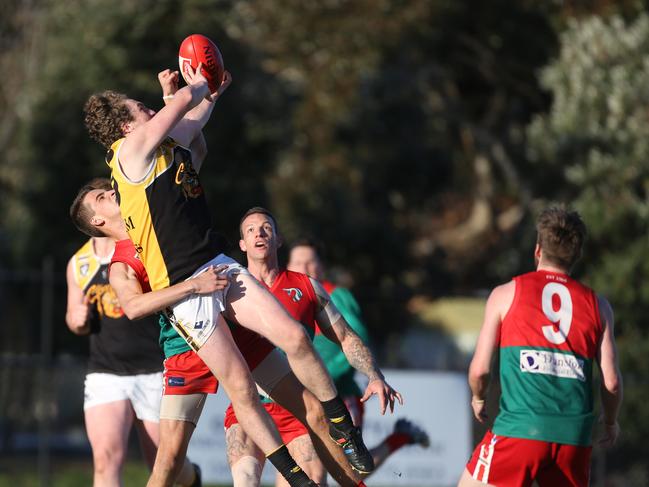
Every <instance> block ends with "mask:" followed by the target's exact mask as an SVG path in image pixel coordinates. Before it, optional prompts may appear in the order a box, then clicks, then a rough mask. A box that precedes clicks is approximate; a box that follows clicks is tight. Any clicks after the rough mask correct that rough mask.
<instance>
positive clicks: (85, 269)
mask: <svg viewBox="0 0 649 487" xmlns="http://www.w3.org/2000/svg"><path fill="white" fill-rule="evenodd" d="M89 270H90V264H83V265H82V266H81V267H79V274H81V277H86V276H87V275H88V271H89Z"/></svg>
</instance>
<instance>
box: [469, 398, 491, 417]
mask: <svg viewBox="0 0 649 487" xmlns="http://www.w3.org/2000/svg"><path fill="white" fill-rule="evenodd" d="M471 407H472V408H473V415H474V416H475V419H477V420H478V422H479V423H484V422H485V421H487V419H489V416H488V415H487V409H486V408H485V401H484V399H479V398H477V397H472V398H471Z"/></svg>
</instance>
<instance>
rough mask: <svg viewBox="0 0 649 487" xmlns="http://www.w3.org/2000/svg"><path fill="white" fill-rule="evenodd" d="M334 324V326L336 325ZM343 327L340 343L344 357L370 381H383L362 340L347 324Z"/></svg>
mask: <svg viewBox="0 0 649 487" xmlns="http://www.w3.org/2000/svg"><path fill="white" fill-rule="evenodd" d="M339 323H340V321H339V322H338V323H336V325H338V324H339ZM343 326H344V327H345V330H344V332H343V333H344V335H343V336H342V339H341V341H340V343H341V345H342V349H343V352H344V353H345V357H347V360H348V361H349V363H350V364H351V366H352V367H354V368H355V369H356V370H358V371H359V372H360V373H362V374H365V375H366V376H367V378H368V379H369V380H370V381H373V380H375V379H381V380H382V379H383V374H382V373H381V371H380V369H379V367H378V365H377V363H376V360H375V358H374V355H373V354H372V352H371V351H370V349H369V348H368V347H367V345H365V344H364V343H363V340H361V338H360V337H359V336H358V335H357V334H356V333H355V332H354V330H352V329H351V328H350V327H349V325H347V323H344V325H343Z"/></svg>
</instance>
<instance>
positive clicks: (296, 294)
mask: <svg viewBox="0 0 649 487" xmlns="http://www.w3.org/2000/svg"><path fill="white" fill-rule="evenodd" d="M266 287H268V286H266ZM268 290H269V291H270V292H271V293H272V294H273V295H274V296H275V297H276V298H277V300H278V301H279V302H280V303H281V304H282V306H283V307H284V309H285V310H286V311H288V314H290V315H291V316H292V317H293V318H294V319H295V320H297V321H299V322H300V323H302V325H303V326H304V328H306V331H307V333H308V334H309V337H310V338H311V340H313V337H314V336H315V329H316V314H317V313H318V307H319V303H318V297H317V296H316V294H315V291H314V290H313V285H312V284H311V281H310V280H309V276H307V275H306V274H301V273H299V272H292V271H288V270H286V269H282V270H280V272H279V274H278V275H277V277H276V278H275V281H274V282H273V285H272V286H270V287H268Z"/></svg>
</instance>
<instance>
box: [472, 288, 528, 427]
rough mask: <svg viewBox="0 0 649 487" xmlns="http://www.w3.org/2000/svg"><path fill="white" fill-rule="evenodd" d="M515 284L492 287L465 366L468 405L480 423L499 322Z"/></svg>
mask: <svg viewBox="0 0 649 487" xmlns="http://www.w3.org/2000/svg"><path fill="white" fill-rule="evenodd" d="M515 286H516V283H515V282H514V281H510V282H508V283H507V284H503V285H502V286H498V287H496V288H495V289H494V290H493V291H492V292H491V294H490V295H489V299H487V305H486V307H485V314H484V321H483V322H482V328H481V329H480V334H479V335H478V342H477V344H476V347H475V353H474V354H473V359H472V360H471V364H470V365H469V387H470V388H471V408H472V409H473V415H474V416H475V418H476V419H477V420H478V421H479V422H481V423H484V422H485V421H486V420H487V419H488V416H487V410H486V408H485V399H486V397H487V389H488V388H489V380H490V374H491V360H492V358H493V354H494V351H495V349H496V346H497V345H498V338H499V334H500V324H501V323H502V319H503V318H504V316H505V315H506V314H507V311H508V310H509V307H510V306H511V303H512V301H513V299H514V291H515V290H516V287H515Z"/></svg>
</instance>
